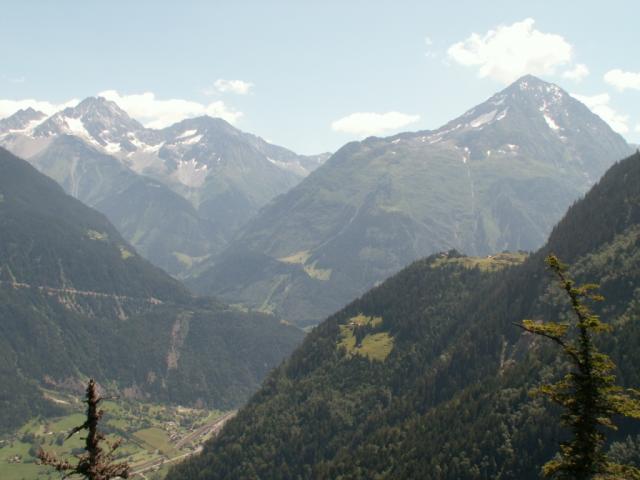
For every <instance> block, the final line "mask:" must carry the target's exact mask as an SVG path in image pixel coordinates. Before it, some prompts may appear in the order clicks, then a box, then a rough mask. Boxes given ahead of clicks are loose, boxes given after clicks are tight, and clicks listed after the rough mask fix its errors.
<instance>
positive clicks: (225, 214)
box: [0, 97, 328, 276]
mask: <svg viewBox="0 0 640 480" xmlns="http://www.w3.org/2000/svg"><path fill="white" fill-rule="evenodd" d="M73 139H76V140H75V141H74V140H73ZM78 140H79V141H81V142H82V143H83V144H84V146H82V145H80V144H79V143H78ZM0 145H3V146H4V147H6V148H8V149H9V150H10V151H12V152H13V153H15V154H17V155H19V156H21V157H23V158H26V159H27V160H29V161H30V162H32V163H33V164H34V165H35V166H36V167H37V168H38V169H40V171H42V172H43V173H45V174H47V175H48V176H50V177H52V178H54V179H55V180H56V181H58V182H59V183H61V184H62V185H63V186H64V187H65V189H67V192H69V193H71V194H73V195H74V196H77V198H79V199H80V200H82V201H84V202H86V203H87V204H89V205H90V206H93V207H95V208H97V209H99V210H100V211H102V212H103V213H105V214H107V215H108V216H109V218H110V219H111V220H112V222H113V223H114V224H115V225H116V227H117V228H118V229H119V230H120V231H121V232H122V233H123V234H124V235H125V236H126V238H127V240H129V241H130V242H132V243H133V244H134V246H136V248H137V249H138V250H139V251H140V252H141V253H142V254H143V255H144V256H145V257H146V258H148V259H150V260H151V261H152V262H153V263H155V264H156V265H159V266H161V267H162V268H165V269H166V270H168V271H169V272H171V273H172V274H174V275H178V276H180V275H184V274H185V273H186V272H187V271H189V270H190V269H191V268H192V267H193V266H194V265H197V264H198V263H199V262H201V261H202V260H203V259H205V258H207V257H208V256H210V255H212V254H215V253H217V252H218V251H219V250H220V249H221V248H222V246H223V245H224V244H225V243H226V242H227V241H228V240H229V238H230V237H231V235H232V234H233V232H234V231H235V230H236V229H237V228H238V227H239V226H240V225H241V224H243V223H244V222H245V221H246V220H248V218H249V217H251V216H252V215H253V214H254V213H255V212H257V210H258V209H259V208H260V207H262V206H263V205H264V204H266V203H267V202H268V201H269V200H271V199H272V198H273V197H275V196H277V195H279V194H281V193H284V192H285V191H287V190H288V189H290V188H291V187H292V186H294V185H295V184H297V183H298V182H299V181H300V179H301V178H302V177H304V176H305V175H307V174H308V173H309V172H310V171H311V170H313V169H314V168H316V167H317V166H318V165H320V164H321V163H322V162H323V161H324V160H325V159H326V158H327V157H328V155H326V154H323V155H317V156H304V155H297V154H295V153H293V152H291V151H290V150H287V149H285V148H282V147H278V146H276V145H271V144H269V143H268V142H266V141H264V140H262V139H261V138H259V137H257V136H254V135H251V134H247V133H244V132H241V131H240V130H238V129H236V128H235V127H233V126H231V125H230V124H229V123H227V122H225V121H224V120H222V119H214V118H211V117H206V116H205V117H199V118H194V119H187V120H183V121H181V122H178V123H176V124H175V125H172V126H170V127H167V128H164V129H160V130H153V129H148V128H145V127H144V126H143V125H142V124H140V123H139V122H138V121H136V120H134V119H132V118H131V117H130V116H129V115H128V114H127V113H126V112H125V111H124V110H122V109H121V108H120V107H118V105H117V104H115V103H114V102H112V101H109V100H106V99H104V98H101V97H89V98H87V99H85V100H83V101H81V102H80V103H79V104H78V105H77V106H75V107H69V108H65V109H64V110H62V111H60V112H57V113H55V114H53V115H51V116H49V117H47V116H46V115H44V114H43V113H42V112H36V111H35V110H33V109H28V110H21V111H19V112H16V113H15V114H14V115H12V116H11V117H8V118H6V119H3V120H0ZM129 185H138V186H141V185H143V187H141V188H140V189H133V188H128V189H127V188H126V187H127V186H129ZM150 185H151V186H152V188H147V187H148V186H150ZM184 200H186V202H185V201H184ZM160 205H161V206H162V208H160ZM165 209H168V210H169V213H168V214H167V216H166V218H165V217H164V212H165Z"/></svg>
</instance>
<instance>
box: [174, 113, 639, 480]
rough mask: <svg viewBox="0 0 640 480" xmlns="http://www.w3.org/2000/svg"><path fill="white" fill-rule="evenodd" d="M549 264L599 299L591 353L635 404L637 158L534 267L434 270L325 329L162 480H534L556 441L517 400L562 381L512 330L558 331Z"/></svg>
mask: <svg viewBox="0 0 640 480" xmlns="http://www.w3.org/2000/svg"><path fill="white" fill-rule="evenodd" d="M485 118H486V117H485ZM554 121H557V122H558V125H560V122H559V119H558V120H554ZM565 125H566V124H565ZM563 128H567V127H566V126H564V127H563ZM575 161H576V162H580V164H581V165H588V163H589V162H588V161H587V160H586V159H582V160H575ZM550 253H554V254H555V255H557V256H559V258H560V259H561V260H562V261H564V262H567V263H568V264H569V265H570V271H569V274H570V275H571V277H573V278H574V279H575V280H576V282H577V283H578V284H583V283H593V282H599V283H600V289H599V290H600V292H601V293H602V294H603V295H604V297H605V301H604V302H600V303H598V304H596V305H594V308H595V310H596V312H597V314H599V315H600V316H601V317H602V318H603V319H604V320H605V321H606V322H608V323H609V324H610V325H612V327H613V333H605V334H603V335H602V336H601V337H599V338H598V345H599V347H600V348H601V349H603V350H604V351H605V352H607V353H609V354H610V355H612V358H613V360H614V361H615V362H616V364H617V365H618V367H619V369H618V371H617V372H616V373H617V375H618V378H619V381H620V382H621V383H622V384H623V385H625V386H629V387H631V386H635V387H636V388H637V386H638V385H640V373H639V370H638V368H637V366H638V364H639V363H640V351H639V350H638V348H637V346H638V343H639V342H640V328H639V325H640V323H639V322H638V319H639V318H640V289H639V288H638V285H639V284H640V153H636V154H635V155H632V156H631V157H629V158H627V159H625V160H623V161H620V162H619V163H617V164H615V165H614V166H613V167H611V168H610V169H609V171H608V172H607V173H606V174H605V175H604V177H603V178H602V179H601V180H599V181H598V182H597V183H596V184H595V185H594V186H593V187H592V188H591V189H590V191H589V192H588V193H587V194H586V196H585V197H584V198H583V199H581V200H580V201H578V202H577V203H575V204H574V205H572V206H571V207H570V208H569V210H568V212H567V213H566V215H565V216H564V218H563V219H562V220H561V221H560V222H559V223H558V224H557V225H556V226H555V227H554V228H553V230H552V232H551V234H550V236H549V239H548V241H547V242H546V244H545V245H544V246H543V247H542V248H541V249H540V250H538V251H536V252H535V253H533V254H531V255H529V256H527V255H526V254H523V253H520V254H499V255H495V256H491V257H467V256H465V255H462V254H460V253H458V252H456V251H454V250H451V251H449V252H442V253H439V254H435V255H432V256H430V257H428V258H425V259H422V260H419V261H417V262H415V263H413V264H412V265H411V266H409V267H407V268H406V269H404V270H403V271H401V272H400V273H398V274H397V275H395V276H394V277H392V278H390V279H389V280H387V281H385V282H384V283H383V284H382V285H380V286H378V287H376V288H374V289H373V290H371V291H369V292H368V293H366V294H365V295H363V296H362V297H361V298H360V299H358V300H356V301H354V302H352V303H350V304H349V305H348V306H347V307H346V308H344V309H342V310H341V311H339V312H337V313H336V314H334V315H332V316H330V317H329V318H328V319H326V320H325V321H324V322H323V323H321V324H320V325H319V326H318V327H317V328H315V329H314V330H313V331H312V332H311V333H310V334H309V335H308V336H307V338H306V339H305V341H304V343H303V344H302V346H301V347H300V348H299V349H297V350H296V351H295V352H294V353H293V354H292V356H291V357H290V358H289V359H288V360H287V361H286V362H285V363H284V364H283V365H281V366H280V367H278V368H277V369H276V370H275V371H273V372H272V373H271V374H270V375H269V377H268V378H267V379H266V381H265V383H264V384H263V386H262V388H261V389H260V390H259V391H258V392H257V393H256V394H255V395H254V396H253V398H252V399H251V400H250V402H249V403H248V404H247V406H245V407H244V408H243V409H242V410H241V411H240V412H239V413H238V415H237V416H236V417H235V418H234V419H233V420H231V421H230V422H229V423H228V424H227V425H226V427H225V429H224V430H223V432H222V433H221V435H220V436H219V437H217V438H216V439H214V440H211V441H210V442H209V443H208V444H207V445H206V446H205V448H204V451H203V453H202V454H201V455H200V456H198V457H194V458H193V459H190V460H188V461H186V462H185V463H184V464H182V465H179V466H177V467H175V468H174V469H173V470H172V471H171V472H170V474H169V476H168V477H167V478H168V479H169V480H173V479H180V480H192V479H205V478H206V479H208V480H211V479H231V478H315V479H332V478H352V479H360V478H362V479H364V478H397V479H409V478H421V479H434V480H436V479H438V480H449V479H450V480H454V479H513V478H518V479H524V480H529V479H531V480H533V479H537V478H540V475H541V465H542V464H543V463H545V462H546V461H548V460H550V459H551V458H553V455H554V454H555V452H557V449H558V442H559V441H560V440H562V439H564V438H565V436H566V434H567V432H566V431H563V430H562V429H561V427H560V424H559V422H558V417H559V412H558V411H557V409H553V408H550V403H548V402H547V401H545V400H544V399H543V397H542V396H540V395H531V391H533V390H535V389H536V387H538V386H540V384H542V383H543V384H548V383H549V382H552V381H554V380H555V379H557V378H560V377H562V376H563V375H564V374H565V373H566V371H567V365H566V363H565V362H564V361H562V360H561V358H562V357H561V354H560V353H559V351H558V350H559V349H558V348H557V345H555V344H554V343H553V342H550V341H548V340H547V339H544V338H541V337H537V336H532V335H530V334H528V333H524V332H522V330H520V329H519V328H517V327H516V326H514V323H519V322H521V321H522V319H525V318H530V319H541V320H543V319H544V320H556V319H562V320H568V317H567V315H568V311H569V310H570V305H569V304H568V301H567V297H566V292H563V291H561V289H560V287H559V286H558V285H557V283H556V282H555V280H554V278H553V277H552V275H551V274H550V272H549V271H546V269H545V263H544V259H545V257H546V256H547V255H549V254H550ZM618 423H619V424H620V425H619V426H620V429H619V430H618V431H617V432H616V431H610V433H609V434H610V435H611V440H612V443H610V444H609V445H608V448H609V454H610V455H611V458H612V459H613V460H615V461H620V462H624V463H627V462H630V463H633V464H635V465H638V464H639V462H640V442H639V440H640V423H639V422H638V421H633V420H628V421H626V422H618Z"/></svg>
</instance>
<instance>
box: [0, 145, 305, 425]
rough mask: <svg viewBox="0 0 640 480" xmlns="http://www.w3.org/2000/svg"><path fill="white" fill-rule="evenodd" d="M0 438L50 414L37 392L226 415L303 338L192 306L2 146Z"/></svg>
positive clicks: (87, 211)
mask: <svg viewBox="0 0 640 480" xmlns="http://www.w3.org/2000/svg"><path fill="white" fill-rule="evenodd" d="M0 226H1V228H0V230H1V231H2V235H1V236H0V359H1V360H2V361H1V362H0V383H2V385H11V386H12V387H11V388H10V389H4V390H3V392H2V394H1V395H0V405H1V406H2V408H0V431H3V430H4V429H8V428H11V427H16V426H19V425H20V424H21V423H23V422H25V421H26V420H27V419H28V418H29V417H30V416H33V415H36V414H41V413H45V414H46V413H49V412H51V411H52V410H53V408H52V406H51V405H50V404H48V402H47V401H45V400H44V399H43V396H42V393H41V391H40V387H42V386H47V387H48V388H65V387H69V386H74V385H80V386H81V385H82V382H83V381H84V380H85V379H86V378H87V377H94V378H96V380H98V381H99V382H100V383H101V384H103V385H104V386H106V387H108V388H109V389H115V390H118V391H119V392H120V393H122V394H124V395H130V394H131V395H134V394H135V395H138V396H141V397H144V398H153V400H154V401H164V402H174V403H181V404H196V403H204V404H208V405H211V406H218V407H222V408H230V407H233V406H237V405H239V404H240V403H242V402H243V401H244V400H245V399H246V398H247V396H248V395H249V394H250V393H251V392H252V391H253V390H254V389H255V388H257V386H258V385H259V383H260V381H261V379H262V378H263V376H264V375H266V373H267V372H268V371H269V369H271V368H273V367H274V366H276V365H277V364H278V363H279V362H280V361H281V359H282V358H283V356H284V355H286V354H287V353H288V352H290V351H291V350H292V349H293V347H294V346H295V345H296V344H297V342H298V341H299V340H300V338H301V336H302V334H301V332H300V331H298V330H297V329H294V328H292V327H289V326H286V325H283V324H281V323H280V322H279V321H278V320H277V319H275V318H274V317H272V316H267V315H264V314H254V313H243V312H241V311H238V310H235V309H231V308H229V307H227V306H226V305H224V304H221V303H220V302H217V301H215V300H212V299H206V298H194V297H192V296H191V295H190V294H189V292H187V290H186V289H185V288H184V287H183V285H182V284H181V283H180V282H178V281H177V280H175V279H173V278H171V277H170V276H169V275H167V274H166V273H164V272H163V271H162V270H160V269H159V268H157V267H155V266H153V265H151V264H150V263H149V262H148V261H146V260H144V259H143V258H142V257H140V256H139V255H138V254H137V252H136V251H135V249H134V248H133V247H132V246H131V245H130V244H129V243H127V242H126V241H125V240H124V239H123V238H122V236H121V235H120V234H119V233H118V231H117V230H116V229H115V228H114V227H113V225H112V224H111V223H110V222H109V221H108V220H107V218H106V217H105V216H104V215H103V214H101V213H98V212H97V211H95V210H92V209H91V208H89V207H87V206H86V205H84V204H82V203H81V202H80V201H78V200H76V199H75V198H73V197H71V196H69V195H67V194H66V193H65V192H64V191H63V190H62V188H61V187H60V186H59V185H58V184H57V183H56V182H54V181H53V180H52V179H50V178H48V177H46V176H44V175H43V174H41V173H39V172H38V171H37V170H35V169H34V168H33V167H32V166H31V165H29V164H28V163H27V162H25V161H23V160H21V159H19V158H17V157H15V156H13V155H12V154H10V153H9V152H8V151H6V150H4V149H2V148H0Z"/></svg>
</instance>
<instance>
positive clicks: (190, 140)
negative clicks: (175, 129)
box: [179, 135, 202, 145]
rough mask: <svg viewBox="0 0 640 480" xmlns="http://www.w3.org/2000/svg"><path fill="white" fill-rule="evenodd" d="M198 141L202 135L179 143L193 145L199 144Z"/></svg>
mask: <svg viewBox="0 0 640 480" xmlns="http://www.w3.org/2000/svg"><path fill="white" fill-rule="evenodd" d="M179 138H180V137H179ZM200 140H202V135H194V136H193V137H188V138H185V139H184V140H182V141H181V142H180V143H181V144H183V145H195V144H196V143H198V142H200Z"/></svg>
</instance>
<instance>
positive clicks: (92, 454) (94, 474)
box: [38, 379, 129, 480]
mask: <svg viewBox="0 0 640 480" xmlns="http://www.w3.org/2000/svg"><path fill="white" fill-rule="evenodd" d="M101 401H102V397H100V396H99V395H98V392H97V389H96V382H95V381H94V380H93V379H91V380H89V384H88V385H87V391H86V400H84V402H85V403H86V404H87V420H86V421H85V422H84V423H83V424H82V425H80V426H77V427H75V428H74V429H73V430H71V432H70V433H69V435H67V439H68V438H70V437H71V436H73V435H74V434H76V433H78V432H80V431H82V430H87V432H88V433H87V437H86V439H85V447H84V449H85V452H86V453H84V454H83V455H81V456H80V457H79V458H78V462H77V463H76V464H72V463H70V462H69V461H67V460H61V459H58V458H57V457H56V456H55V455H54V454H52V453H48V452H45V451H43V450H40V452H38V458H39V459H40V462H41V463H42V464H43V465H49V466H51V467H53V468H55V469H56V470H58V471H59V472H63V473H64V474H65V475H64V476H65V478H66V477H70V476H73V475H82V476H83V478H86V479H88V480H110V479H113V478H129V465H128V464H127V463H126V462H124V463H114V462H113V452H114V451H115V450H116V449H117V448H118V447H119V446H120V443H121V441H119V440H118V441H116V442H114V443H111V444H108V446H109V450H108V451H107V452H105V451H104V450H103V449H102V447H101V446H100V444H101V443H102V442H103V441H105V437H104V434H103V433H101V432H100V431H99V430H98V423H99V422H100V419H101V418H102V416H103V415H104V411H103V410H99V409H98V404H99V403H100V402H101Z"/></svg>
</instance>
